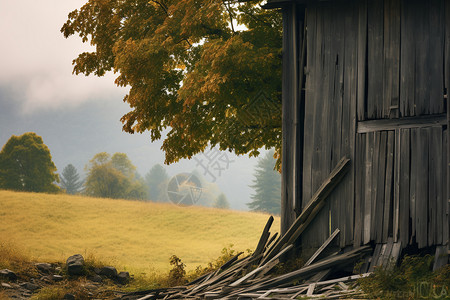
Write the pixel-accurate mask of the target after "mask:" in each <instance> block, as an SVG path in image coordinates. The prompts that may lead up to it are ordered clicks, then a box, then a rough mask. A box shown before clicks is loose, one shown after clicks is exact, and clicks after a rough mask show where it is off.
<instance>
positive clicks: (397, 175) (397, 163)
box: [392, 129, 403, 242]
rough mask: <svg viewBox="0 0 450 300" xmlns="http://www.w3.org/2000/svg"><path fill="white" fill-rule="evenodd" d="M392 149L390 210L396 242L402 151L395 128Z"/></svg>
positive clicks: (398, 134)
mask: <svg viewBox="0 0 450 300" xmlns="http://www.w3.org/2000/svg"><path fill="white" fill-rule="evenodd" d="M394 149H395V150H394V151H395V155H394V204H393V210H392V213H393V217H392V236H393V238H394V242H397V240H398V234H399V222H400V160H401V155H402V151H403V149H402V147H401V143H400V129H396V130H395V146H394Z"/></svg>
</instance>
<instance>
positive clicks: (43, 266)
mask: <svg viewBox="0 0 450 300" xmlns="http://www.w3.org/2000/svg"><path fill="white" fill-rule="evenodd" d="M35 266H36V268H37V269H38V270H39V271H41V272H42V273H45V274H50V273H51V271H52V265H51V264H47V263H38V264H35Z"/></svg>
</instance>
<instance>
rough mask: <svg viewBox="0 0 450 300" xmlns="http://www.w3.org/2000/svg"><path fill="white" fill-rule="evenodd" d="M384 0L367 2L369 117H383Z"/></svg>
mask: <svg viewBox="0 0 450 300" xmlns="http://www.w3.org/2000/svg"><path fill="white" fill-rule="evenodd" d="M383 17H384V8H383V1H369V2H368V3H367V40H368V47H367V55H368V57H367V60H368V66H367V70H368V72H367V76H368V78H367V84H368V95H367V117H368V119H376V118H381V117H382V110H383V93H381V92H380V91H382V90H383V75H384V74H383V63H382V62H383V54H384V50H383V24H384V22H383Z"/></svg>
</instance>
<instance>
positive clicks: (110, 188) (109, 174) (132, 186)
mask: <svg viewBox="0 0 450 300" xmlns="http://www.w3.org/2000/svg"><path fill="white" fill-rule="evenodd" d="M85 169H86V171H87V173H88V175H87V178H86V182H85V184H84V186H85V193H86V194H87V195H90V196H94V197H105V198H124V199H145V198H146V197H147V192H146V190H145V187H144V185H143V184H142V181H141V180H138V179H136V176H135V172H134V170H135V169H136V167H135V166H134V165H133V164H132V163H131V161H130V160H129V159H128V157H127V155H126V154H124V153H116V154H114V155H113V156H112V157H111V156H110V155H109V154H108V153H106V152H101V153H97V154H96V155H95V156H94V157H93V158H92V159H91V160H90V161H89V163H88V164H87V165H86V167H85Z"/></svg>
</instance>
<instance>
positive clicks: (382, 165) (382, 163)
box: [373, 131, 388, 243]
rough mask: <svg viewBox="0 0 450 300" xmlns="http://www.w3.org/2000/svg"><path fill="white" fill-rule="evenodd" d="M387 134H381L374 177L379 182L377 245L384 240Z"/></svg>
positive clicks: (376, 226)
mask: <svg viewBox="0 0 450 300" xmlns="http://www.w3.org/2000/svg"><path fill="white" fill-rule="evenodd" d="M387 135H388V134H387V132H386V131H382V132H380V143H379V145H378V147H379V152H380V157H379V163H378V176H377V177H373V178H374V181H375V182H377V195H376V200H375V202H376V204H375V220H376V222H375V229H376V230H375V235H374V239H375V240H376V242H377V243H381V241H382V240H383V222H381V220H383V212H384V185H385V180H386V154H387V153H386V145H387Z"/></svg>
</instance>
